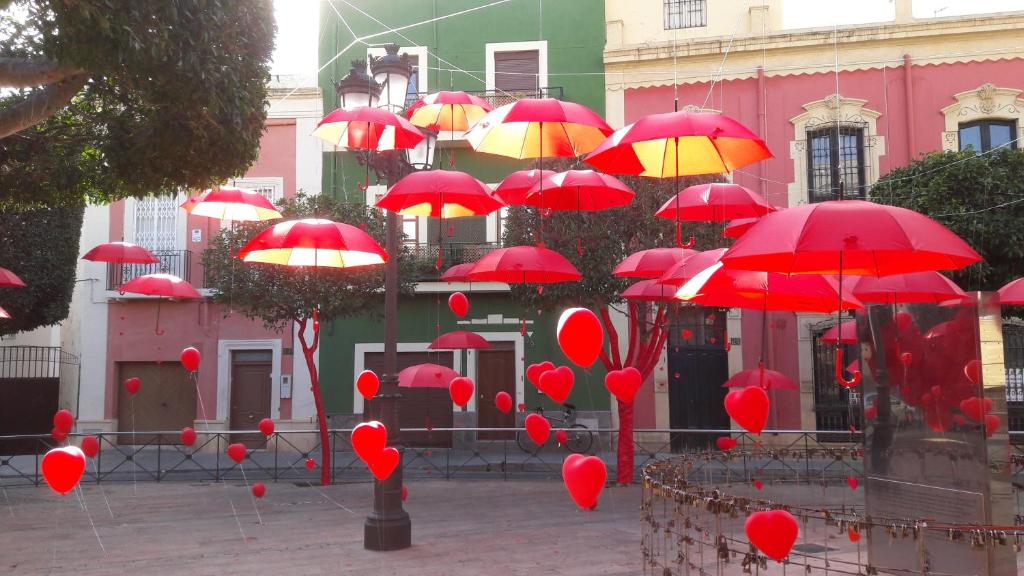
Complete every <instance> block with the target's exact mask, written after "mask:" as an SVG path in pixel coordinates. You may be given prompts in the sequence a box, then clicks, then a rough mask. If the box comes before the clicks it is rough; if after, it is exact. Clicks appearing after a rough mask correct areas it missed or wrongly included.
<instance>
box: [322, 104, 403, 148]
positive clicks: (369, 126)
mask: <svg viewBox="0 0 1024 576" xmlns="http://www.w3.org/2000/svg"><path fill="white" fill-rule="evenodd" d="M313 135H314V136H316V137H317V138H320V139H321V140H324V141H326V142H329V143H331V144H333V145H335V146H337V147H339V148H345V149H356V150H376V151H378V152H382V151H385V150H399V149H404V148H415V147H416V145H417V144H419V143H420V141H421V140H423V133H422V132H420V130H419V128H417V127H415V126H413V125H412V124H411V123H409V121H408V120H406V119H405V118H402V117H401V116H397V115H395V114H393V113H391V112H388V111H387V110H384V109H382V108H370V107H367V106H361V107H359V108H355V109H353V110H345V109H344V108H338V109H337V110H335V111H334V112H331V113H330V114H328V115H327V116H326V117H324V119H323V120H321V121H320V123H319V124H317V127H316V130H314V131H313Z"/></svg>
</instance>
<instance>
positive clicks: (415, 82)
mask: <svg viewBox="0 0 1024 576" xmlns="http://www.w3.org/2000/svg"><path fill="white" fill-rule="evenodd" d="M409 63H410V64H411V65H412V76H410V77H409V87H408V88H406V89H405V107H406V108H408V107H409V106H412V105H413V104H415V103H416V101H417V100H419V99H420V89H419V86H420V58H419V56H418V55H416V54H409Z"/></svg>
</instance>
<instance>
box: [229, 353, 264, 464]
mask: <svg viewBox="0 0 1024 576" xmlns="http://www.w3.org/2000/svg"><path fill="white" fill-rule="evenodd" d="M260 352H262V351H260ZM260 352H256V353H253V352H249V351H245V352H233V353H232V355H231V421H230V427H231V429H232V430H255V429H256V428H257V427H258V426H259V423H260V420H263V419H264V418H269V417H270V374H271V370H272V364H271V363H270V362H269V361H267V360H265V359H262V357H263V356H266V357H269V352H267V353H260ZM231 441H232V442H241V443H243V444H245V445H246V446H247V447H249V448H263V447H264V446H266V443H267V441H266V438H265V437H264V436H263V434H260V433H258V432H257V433H255V434H232V435H231Z"/></svg>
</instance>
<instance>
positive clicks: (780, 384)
mask: <svg viewBox="0 0 1024 576" xmlns="http://www.w3.org/2000/svg"><path fill="white" fill-rule="evenodd" d="M762 382H763V384H762ZM751 386H763V387H764V389H765V390H800V387H799V386H797V385H796V383H794V382H793V381H792V380H790V379H789V378H788V377H787V376H786V375H785V374H783V373H782V372H779V371H777V370H769V369H767V368H765V369H763V371H762V369H760V368H748V369H746V370H741V371H739V372H737V373H736V374H734V375H733V376H732V377H731V378H729V379H728V380H726V381H725V384H722V388H749V387H751Z"/></svg>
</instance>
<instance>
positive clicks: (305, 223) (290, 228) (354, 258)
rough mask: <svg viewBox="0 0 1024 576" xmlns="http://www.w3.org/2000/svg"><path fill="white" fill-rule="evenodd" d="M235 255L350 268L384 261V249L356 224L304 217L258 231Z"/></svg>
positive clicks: (252, 259) (295, 263) (258, 259)
mask: <svg viewBox="0 0 1024 576" xmlns="http://www.w3.org/2000/svg"><path fill="white" fill-rule="evenodd" d="M238 257H239V258H241V259H242V260H245V261H246V262H263V263H267V264H283V265H286V266H325V267H329V268H352V267H356V266H372V265H375V264H383V263H384V262H386V261H387V259H388V254H387V252H385V251H384V249H383V248H381V247H380V244H378V243H377V241H376V240H374V239H373V238H372V237H371V236H370V235H369V234H367V233H366V232H363V231H362V230H360V229H359V228H356V227H355V226H350V225H348V224H342V223H340V222H332V221H331V220H323V219H319V218H306V219H304V220H288V221H286V222H279V223H277V224H274V225H273V226H271V227H270V228H267V229H266V230H264V231H262V232H260V233H259V234H257V235H256V236H255V237H253V239H252V240H250V241H249V243H248V244H246V246H245V247H244V248H242V249H241V250H240V251H239V252H238Z"/></svg>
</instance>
